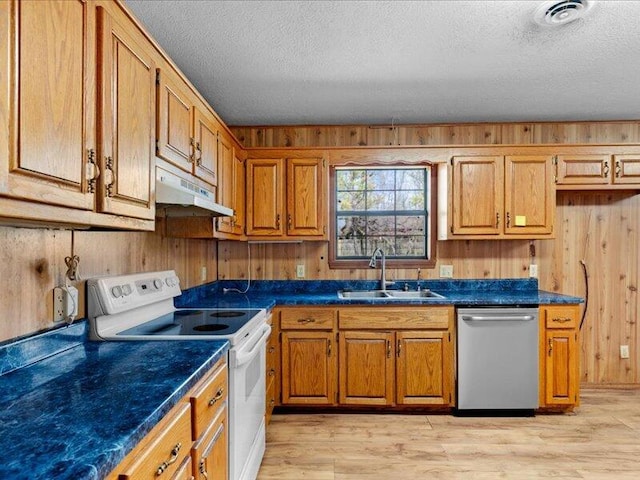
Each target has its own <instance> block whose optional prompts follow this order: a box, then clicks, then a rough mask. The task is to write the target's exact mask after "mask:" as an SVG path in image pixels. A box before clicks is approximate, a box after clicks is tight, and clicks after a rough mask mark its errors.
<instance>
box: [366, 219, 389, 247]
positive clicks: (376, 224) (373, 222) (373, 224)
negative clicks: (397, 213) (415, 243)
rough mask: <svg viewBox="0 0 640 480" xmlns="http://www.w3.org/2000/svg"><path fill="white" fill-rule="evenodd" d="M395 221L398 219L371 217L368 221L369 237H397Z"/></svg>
mask: <svg viewBox="0 0 640 480" xmlns="http://www.w3.org/2000/svg"><path fill="white" fill-rule="evenodd" d="M395 219H396V217H377V216H376V217H369V218H368V219H367V236H369V237H373V236H381V235H395V233H396V226H395ZM385 253H386V252H385Z"/></svg>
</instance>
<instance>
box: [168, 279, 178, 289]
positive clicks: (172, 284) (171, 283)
mask: <svg viewBox="0 0 640 480" xmlns="http://www.w3.org/2000/svg"><path fill="white" fill-rule="evenodd" d="M165 283H166V284H167V286H168V287H175V286H176V285H178V283H179V280H178V277H167V278H166V280H165Z"/></svg>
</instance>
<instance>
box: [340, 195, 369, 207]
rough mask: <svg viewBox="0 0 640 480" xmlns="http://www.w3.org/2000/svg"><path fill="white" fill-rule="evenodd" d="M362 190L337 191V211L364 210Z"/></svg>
mask: <svg viewBox="0 0 640 480" xmlns="http://www.w3.org/2000/svg"><path fill="white" fill-rule="evenodd" d="M364 201H365V193H364V192H338V206H337V209H338V211H353V210H364V209H365V205H364Z"/></svg>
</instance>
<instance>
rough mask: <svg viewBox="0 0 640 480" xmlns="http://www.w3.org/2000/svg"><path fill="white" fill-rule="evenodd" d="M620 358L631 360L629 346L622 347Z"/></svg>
mask: <svg viewBox="0 0 640 480" xmlns="http://www.w3.org/2000/svg"><path fill="white" fill-rule="evenodd" d="M620 358H629V345H620Z"/></svg>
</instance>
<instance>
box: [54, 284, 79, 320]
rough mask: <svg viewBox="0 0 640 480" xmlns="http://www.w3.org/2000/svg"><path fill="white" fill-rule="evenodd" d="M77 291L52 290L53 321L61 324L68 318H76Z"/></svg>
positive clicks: (71, 289)
mask: <svg viewBox="0 0 640 480" xmlns="http://www.w3.org/2000/svg"><path fill="white" fill-rule="evenodd" d="M78 301H79V300H78V289H77V288H76V287H73V286H71V285H69V286H68V287H56V288H54V289H53V321H54V322H61V321H63V320H67V319H68V318H69V317H72V318H75V317H77V316H78Z"/></svg>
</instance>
